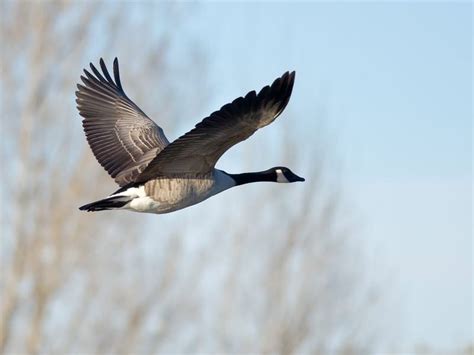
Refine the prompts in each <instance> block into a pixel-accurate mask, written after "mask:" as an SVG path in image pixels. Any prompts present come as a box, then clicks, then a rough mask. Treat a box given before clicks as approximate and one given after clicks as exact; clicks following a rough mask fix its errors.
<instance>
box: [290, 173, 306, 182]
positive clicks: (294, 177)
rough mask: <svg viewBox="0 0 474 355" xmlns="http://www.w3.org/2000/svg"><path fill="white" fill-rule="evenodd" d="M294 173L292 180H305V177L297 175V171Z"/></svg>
mask: <svg viewBox="0 0 474 355" xmlns="http://www.w3.org/2000/svg"><path fill="white" fill-rule="evenodd" d="M292 174H293V176H292V177H291V181H292V182H297V181H304V178H302V177H300V176H298V175H296V174H295V173H292Z"/></svg>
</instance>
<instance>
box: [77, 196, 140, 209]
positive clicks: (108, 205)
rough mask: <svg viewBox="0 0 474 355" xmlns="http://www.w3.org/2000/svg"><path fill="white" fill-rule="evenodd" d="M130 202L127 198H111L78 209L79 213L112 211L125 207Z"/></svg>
mask: <svg viewBox="0 0 474 355" xmlns="http://www.w3.org/2000/svg"><path fill="white" fill-rule="evenodd" d="M131 200H132V198H130V197H129V196H112V197H107V198H104V199H103V200H99V201H95V202H92V203H88V204H87V205H84V206H81V207H79V209H80V210H81V211H87V212H96V211H105V210H113V209H116V208H120V207H123V206H125V205H126V204H127V203H129V202H130V201H131Z"/></svg>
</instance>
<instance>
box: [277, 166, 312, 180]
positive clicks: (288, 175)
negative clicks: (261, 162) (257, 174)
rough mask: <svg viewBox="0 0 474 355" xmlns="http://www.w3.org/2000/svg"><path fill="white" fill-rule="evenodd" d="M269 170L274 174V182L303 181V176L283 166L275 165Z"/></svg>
mask: <svg viewBox="0 0 474 355" xmlns="http://www.w3.org/2000/svg"><path fill="white" fill-rule="evenodd" d="M269 171H272V172H273V173H274V174H275V180H274V181H275V182H279V183H290V182H298V181H304V178H302V177H300V176H298V175H296V174H295V173H294V172H292V171H291V170H290V169H288V168H287V167H284V166H276V167H274V168H271V169H270V170H269Z"/></svg>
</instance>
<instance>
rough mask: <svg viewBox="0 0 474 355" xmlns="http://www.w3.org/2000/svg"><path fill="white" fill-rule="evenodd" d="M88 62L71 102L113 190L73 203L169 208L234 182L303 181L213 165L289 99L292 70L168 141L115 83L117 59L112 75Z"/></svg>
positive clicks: (91, 207)
mask: <svg viewBox="0 0 474 355" xmlns="http://www.w3.org/2000/svg"><path fill="white" fill-rule="evenodd" d="M100 68H101V70H102V73H101V72H99V70H97V68H96V67H95V66H94V65H93V64H92V63H90V69H91V71H92V72H90V71H88V70H87V69H84V74H85V76H83V75H81V80H82V84H77V88H78V90H77V91H76V103H77V108H78V110H79V114H80V115H81V116H82V117H83V120H82V126H83V128H84V132H85V134H86V137H87V141H88V143H89V146H90V148H91V149H92V152H93V153H94V156H95V157H96V159H97V161H98V162H99V163H100V165H102V166H103V167H104V169H105V170H106V171H107V172H108V173H109V175H110V176H111V177H112V178H113V179H114V180H115V182H116V183H117V184H118V185H119V186H120V188H119V189H118V190H117V191H115V192H114V193H113V194H111V195H110V196H108V197H106V198H104V199H102V200H99V201H95V202H92V203H89V204H87V205H84V206H82V207H80V208H79V209H80V210H83V211H89V212H91V211H92V212H95V211H103V210H130V211H135V212H148V213H158V214H161V213H168V212H173V211H176V210H180V209H182V208H185V207H189V206H192V205H194V204H196V203H199V202H202V201H204V200H206V199H208V198H209V197H211V196H213V195H216V194H218V193H220V192H222V191H224V190H227V189H229V188H231V187H234V186H239V185H243V184H247V183H251V182H259V181H270V182H278V183H291V182H296V181H304V179H303V178H301V177H299V176H297V175H296V174H294V173H293V172H292V171H291V170H290V169H288V168H286V167H282V166H277V167H273V168H271V169H268V170H265V171H259V172H248V173H242V174H230V173H227V172H225V171H223V170H219V169H216V168H215V165H216V163H217V161H218V160H219V158H220V157H221V156H222V155H223V154H224V153H225V152H226V151H227V150H228V149H229V148H230V147H232V146H233V145H235V144H237V143H239V142H242V141H244V140H245V139H247V138H248V137H250V136H251V135H252V134H253V133H254V132H255V131H256V130H258V129H259V128H262V127H265V126H266V125H269V124H270V123H272V122H273V121H274V120H275V119H276V118H277V117H278V116H279V115H280V114H281V113H282V112H283V110H284V109H285V107H286V105H287V104H288V101H289V100H290V96H291V91H292V89H293V84H294V81H295V72H294V71H293V72H291V73H290V72H286V73H284V74H283V75H282V76H281V77H280V78H278V79H276V80H275V81H274V82H273V84H271V85H269V86H265V87H264V88H263V89H262V90H260V92H259V93H258V94H257V93H256V92H255V91H250V92H249V93H248V94H247V95H245V97H239V98H237V99H235V100H234V101H232V102H231V103H229V104H227V105H224V106H222V107H221V109H220V110H218V111H215V112H213V113H212V114H211V115H210V116H208V117H206V118H204V119H203V120H202V121H201V122H200V123H198V124H197V125H196V126H195V127H194V128H193V129H192V130H191V131H189V132H188V133H186V134H184V135H183V136H181V137H179V138H178V139H176V140H175V141H173V142H171V143H170V142H169V141H168V139H167V138H166V136H165V134H164V133H163V130H162V129H161V127H159V126H158V125H157V124H156V123H155V122H154V121H153V120H152V119H150V118H149V117H148V116H147V115H146V114H145V113H144V112H143V111H142V110H141V109H140V108H139V107H138V106H137V105H136V104H135V103H134V102H133V101H132V100H130V99H129V98H128V96H127V95H126V94H125V91H124V90H123V88H122V83H121V81H120V75H119V64H118V60H117V58H115V60H114V63H113V75H114V78H112V77H111V76H110V74H109V71H108V70H107V67H106V65H105V63H104V60H103V59H102V58H101V59H100Z"/></svg>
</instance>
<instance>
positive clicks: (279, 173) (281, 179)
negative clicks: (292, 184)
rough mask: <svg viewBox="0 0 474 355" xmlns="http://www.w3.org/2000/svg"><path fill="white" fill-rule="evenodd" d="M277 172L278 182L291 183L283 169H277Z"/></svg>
mask: <svg viewBox="0 0 474 355" xmlns="http://www.w3.org/2000/svg"><path fill="white" fill-rule="evenodd" d="M275 172H276V174H277V180H276V181H277V182H289V181H288V179H287V178H286V176H285V174H283V171H281V169H276V170H275Z"/></svg>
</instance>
